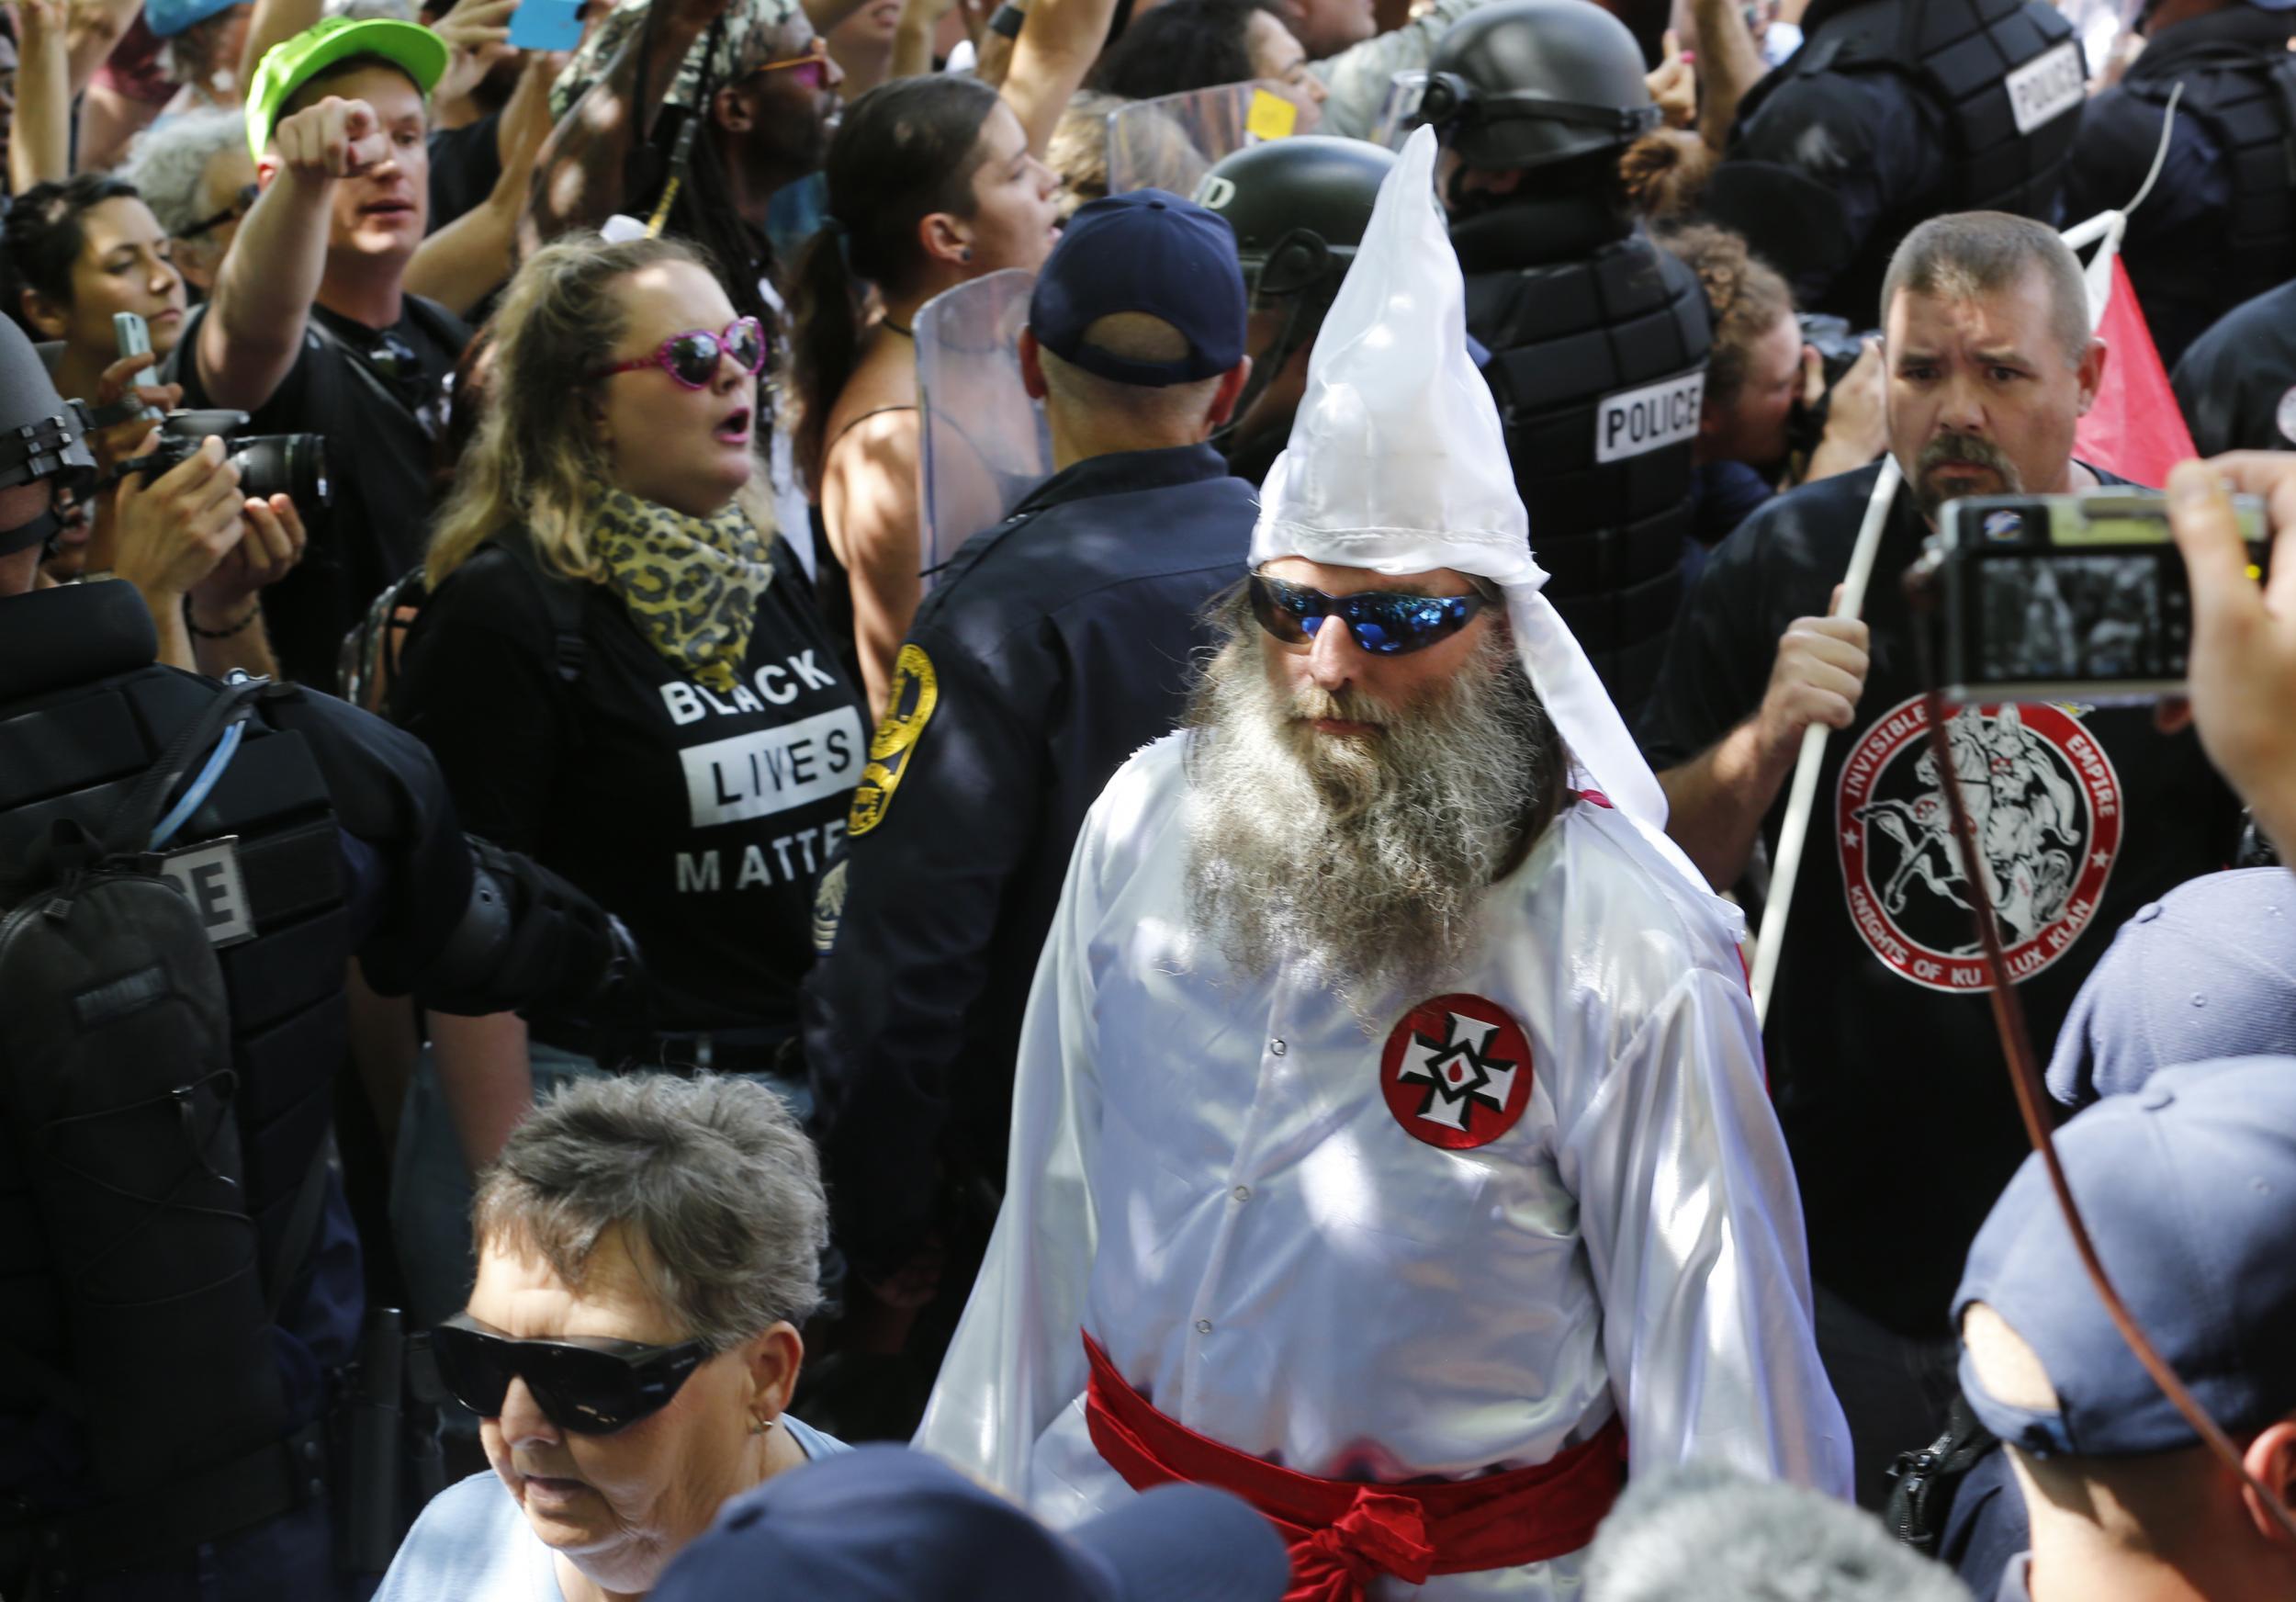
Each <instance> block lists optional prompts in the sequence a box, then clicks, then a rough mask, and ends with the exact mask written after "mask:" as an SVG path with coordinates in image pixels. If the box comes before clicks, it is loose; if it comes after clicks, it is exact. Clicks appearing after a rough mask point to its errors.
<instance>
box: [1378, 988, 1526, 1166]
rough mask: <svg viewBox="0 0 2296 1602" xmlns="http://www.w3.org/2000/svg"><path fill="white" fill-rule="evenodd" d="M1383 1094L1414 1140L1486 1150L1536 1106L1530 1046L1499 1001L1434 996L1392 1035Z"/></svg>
mask: <svg viewBox="0 0 2296 1602" xmlns="http://www.w3.org/2000/svg"><path fill="white" fill-rule="evenodd" d="M1379 1089H1380V1092H1381V1093H1382V1094H1383V1095H1385V1096H1386V1098H1387V1108H1388V1111H1390V1112H1392V1113H1393V1114H1394V1115H1395V1122H1396V1123H1400V1124H1401V1125H1402V1126H1403V1133H1405V1134H1408V1135H1410V1136H1411V1137H1412V1139H1414V1140H1423V1141H1425V1142H1426V1143H1427V1144H1428V1145H1435V1146H1441V1147H1443V1148H1444V1149H1445V1150H1446V1151H1467V1150H1469V1149H1471V1148H1473V1147H1475V1146H1479V1145H1490V1144H1491V1142H1492V1141H1494V1140H1497V1139H1498V1138H1499V1137H1500V1136H1501V1135H1503V1134H1506V1132H1507V1131H1508V1130H1510V1129H1513V1128H1514V1126H1515V1125H1516V1124H1517V1123H1520V1122H1521V1121H1522V1118H1523V1110H1524V1109H1525V1108H1526V1107H1528V1106H1529V1105H1530V1104H1531V1043H1530V1042H1529V1040H1527V1039H1526V1038H1525V1036H1524V1033H1523V1026H1522V1025H1521V1024H1519V1023H1517V1022H1515V1021H1514V1016H1513V1015H1512V1014H1510V1013H1509V1012H1508V1011H1507V1010H1506V1009H1505V1008H1503V1007H1502V1006H1500V1005H1499V1004H1498V1003H1497V1002H1496V1001H1487V1000H1485V999H1484V998H1482V997H1480V996H1469V995H1464V994H1459V995H1451V996H1437V997H1435V998H1433V999H1432V1000H1427V1001H1422V1002H1421V1003H1420V1004H1419V1005H1418V1006H1416V1007H1414V1008H1412V1010H1410V1011H1409V1012H1407V1013H1405V1014H1404V1015H1403V1020H1402V1021H1401V1022H1400V1023H1398V1024H1397V1025H1396V1026H1395V1028H1394V1029H1393V1031H1391V1032H1390V1033H1389V1035H1388V1037H1387V1047H1386V1049H1385V1050H1384V1051H1382V1052H1380V1054H1379Z"/></svg>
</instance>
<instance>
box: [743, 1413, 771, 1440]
mask: <svg viewBox="0 0 2296 1602" xmlns="http://www.w3.org/2000/svg"><path fill="white" fill-rule="evenodd" d="M772 1427H773V1421H772V1420H771V1419H770V1418H760V1417H759V1416H757V1415H756V1414H754V1413H753V1414H751V1415H750V1416H749V1433H750V1434H751V1435H763V1434H764V1433H765V1432H766V1431H767V1430H769V1429H771V1428H772Z"/></svg>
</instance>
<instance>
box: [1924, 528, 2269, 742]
mask: <svg viewBox="0 0 2296 1602" xmlns="http://www.w3.org/2000/svg"><path fill="white" fill-rule="evenodd" d="M2233 504H2234V510H2235V512H2236V513H2237V515H2238V516H2239V519H2240V531H2241V537H2242V538H2243V539H2245V541H2246V542H2247V545H2248V552H2249V561H2250V563H2251V564H2252V566H2253V568H2254V570H2255V571H2256V572H2257V574H2258V575H2259V576H2261V574H2262V573H2263V571H2264V567H2265V563H2266V560H2267V558H2268V554H2269V547H2268V545H2267V543H2266V534H2265V519H2264V503H2263V502H2261V501H2259V500H2257V498H2256V497H2255V496H2253V495H2239V496H2235V497H2234V501H2233ZM1929 548H1930V554H1931V555H1932V556H1933V557H1934V558H1937V564H1936V565H1937V574H1938V578H1937V581H1938V583H1939V585H1940V586H1941V593H1940V602H1941V604H1940V612H1941V630H1940V636H1941V648H1942V656H1941V660H1940V663H1939V672H1940V677H1941V680H1942V683H1943V693H1944V695H1945V698H1946V699H1947V700H1949V701H1959V702H1964V703H1967V702H1992V701H2084V702H2090V703H2095V704H2098V705H2119V704H2125V703H2130V702H2142V701H2154V700H2157V699H2159V698H2160V697H2161V696H2163V695H2173V694H2178V693H2180V692H2181V691H2182V690H2183V688H2184V681H2185V662H2186V656H2187V653H2188V652H2189V649H2190V648H2191V644H2192V593H2191V590H2190V587H2189V585H2188V583H2187V582H2186V579H2185V568H2184V558H2183V557H2182V556H2181V555H2180V554H2179V553H2178V550H2177V547H2176V546H2175V544H2174V543H2173V542H2172V540H2171V539H2170V536H2169V532H2168V502H2167V497H2166V496H2163V495H2160V494H2158V493H2155V492H2154V491H2127V490H2107V491H2091V492H2089V493H2087V494H2076V495H1975V496H1971V497H1969V498H1968V499H1966V500H1961V501H1949V502H1946V503H1945V505H1944V507H1943V508H1942V509H1941V511H1940V512H1939V513H1938V521H1937V533H1936V534H1934V535H1932V536H1930V547H1929Z"/></svg>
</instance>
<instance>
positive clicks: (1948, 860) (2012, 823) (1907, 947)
mask: <svg viewBox="0 0 2296 1602" xmlns="http://www.w3.org/2000/svg"><path fill="white" fill-rule="evenodd" d="M2080 716H2081V715H2080V712H2079V710H2078V709H2076V708H2071V707H2065V706H2059V705H2052V704H2047V703H2043V702H2027V703H2024V704H2022V705H2009V704H1998V705H1983V706H1964V707H1962V708H1961V709H1959V710H1958V711H1956V712H1954V713H1953V716H1951V717H1950V718H1949V719H1948V720H1947V723H1946V738H1947V742H1948V744H1949V745H1950V747H1951V748H1952V752H1953V775H1952V776H1953V780H1954V781H1955V782H1956V783H1957V784H1959V785H1960V786H1961V794H1962V799H1963V801H1964V804H1965V805H1966V806H1967V807H1968V808H1969V820H1970V824H1971V826H1972V827H1973V829H1975V834H1976V839H1977V855H1978V858H1979V863H1978V867H1979V870H1980V871H1981V872H1983V873H1984V874H1985V886H1986V892H1987V894H1988V895H1989V896H1990V897H1992V900H1993V910H1994V916H1995V918H1996V919H1998V922H1999V927H2000V934H2001V943H2002V946H2003V948H2004V949H2005V951H2006V953H2007V954H2008V958H2009V975H2010V976H2011V978H2012V979H2013V980H2015V981H2017V982H2019V983H2022V982H2023V981H2024V980H2026V979H2030V978H2032V976H2034V975H2035V974H2038V973H2039V972H2041V971H2042V969H2043V968H2045V967H2047V966H2048V965H2050V964H2051V963H2054V962H2055V961H2056V960H2057V959H2058V958H2059V957H2061V956H2063V955H2064V954H2065V953H2066V952H2068V951H2070V950H2071V949H2072V948H2073V943H2074V942H2075V941H2077V940H2078V939H2079V938H2080V935H2081V931H2083V930H2085V929H2087V928H2088V925H2089V923H2090V921H2091V920H2092V919H2094V918H2095V917H2096V915H2097V906H2098V903H2099V901H2100V900H2101V899H2102V898H2103V896H2104V890H2105V881H2106V880H2107V879H2109V878H2110V877H2111V875H2112V864H2113V861H2114V859H2115V858H2117V857H2118V856H2119V855H2120V852H2121V835H2122V824H2123V821H2124V819H2123V817H2122V792H2121V777H2120V774H2119V773H2116V772H2115V771H2114V769H2113V765H2112V759H2111V758H2110V757H2109V756H2107V755H2106V754H2105V749H2104V747H2103V746H2101V745H2099V743H2098V742H2097V740H2096V739H2095V737H2093V736H2092V735H2090V734H2089V732H2088V730H2087V729H2086V728H2082V727H2081V722H2080ZM1834 831H1835V844H1836V846H1837V847H1838V849H1839V850H1840V853H1841V884H1842V893H1843V895H1844V896H1845V897H1847V898H1848V902H1849V911H1850V921H1851V924H1853V925H1854V926H1855V927H1856V929H1857V931H1858V934H1859V935H1860V937H1861V938H1863V940H1864V942H1865V943H1866V945H1867V946H1868V947H1869V948H1871V949H1872V951H1873V953H1874V955H1875V956H1877V957H1879V958H1880V959H1881V960H1882V962H1883V964H1884V965H1886V966H1887V967H1889V968H1890V969H1891V970H1892V971H1893V972H1895V973H1896V974H1899V975H1901V976H1904V977H1905V978H1908V979H1910V980H1912V981H1913V982H1914V983H1915V984H1917V985H1920V986H1923V987H1927V988H1929V989H1932V990H1945V991H1970V992H1976V991H1984V990H1986V989H1989V988H1991V981H1990V979H1989V977H1988V976H1987V975H1986V965H1985V953H1984V949H1983V947H1982V946H1981V945H1980V944H1979V942H1978V940H1977V931H1976V930H1975V926H1974V925H1973V924H1972V923H1971V921H1970V917H1969V900H1968V897H1967V896H1966V894H1965V887H1966V886H1967V884H1968V872H1969V870H1968V866H1967V864H1966V863H1964V862H1963V861H1962V853H1961V850H1960V844H1959V842H1958V841H1957V840H1954V838H1953V817H1952V812H1951V809H1950V804H1949V803H1948V801H1947V799H1946V795H1945V787H1944V784H1943V776H1942V775H1941V774H1940V773H1938V771H1937V758H1936V757H1935V755H1934V754H1933V753H1932V752H1931V751H1930V741H1929V718H1928V716H1927V715H1926V714H1925V712H1924V710H1923V708H1922V704H1921V697H1920V696H1919V695H1915V696H1910V697H1908V699H1906V700H1904V701H1901V702H1899V703H1898V704H1897V705H1895V706H1893V707H1891V708H1890V709H1889V710H1888V711H1887V712H1885V713H1884V714H1882V716H1880V717H1878V718H1876V719H1875V720H1874V723H1873V724H1872V726H1871V727H1870V728H1867V730H1866V732H1865V734H1864V736H1863V738H1862V739H1860V740H1859V741H1858V743H1857V744H1856V745H1855V746H1854V747H1853V748H1851V752H1850V755H1849V757H1848V759H1847V760H1846V761H1845V762H1843V763H1842V764H1841V779H1840V784H1839V786H1838V788H1837V791H1836V795H1835V798H1834Z"/></svg>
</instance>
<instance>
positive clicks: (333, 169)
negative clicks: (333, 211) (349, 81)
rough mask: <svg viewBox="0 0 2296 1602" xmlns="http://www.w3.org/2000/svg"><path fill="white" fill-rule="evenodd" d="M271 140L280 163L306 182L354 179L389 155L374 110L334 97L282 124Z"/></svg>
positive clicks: (359, 102)
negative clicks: (305, 179) (276, 142)
mask: <svg viewBox="0 0 2296 1602" xmlns="http://www.w3.org/2000/svg"><path fill="white" fill-rule="evenodd" d="M273 137H274V138H275V139H276V140H277V141H278V144H279V161H280V163H281V164H282V165H284V166H285V167H286V168H287V171H288V172H290V173H293V174H295V175H298V176H300V177H306V178H355V177H357V176H359V175H361V174H363V173H366V172H367V171H369V170H370V169H372V168H375V167H378V166H380V165H382V164H383V162H384V160H385V159H386V158H387V157H388V155H389V153H390V141H389V139H388V136H387V135H386V134H385V133H384V132H383V125H382V123H381V122H380V121H379V120H378V119H377V117H376V115H375V108H374V107H372V106H369V105H368V104H367V103H366V101H364V100H343V99H339V98H337V97H336V96H332V95H330V96H327V97H326V98H325V99H323V100H321V101H320V102H319V104H317V105H316V106H307V107H304V108H303V109H302V110H300V111H298V112H297V113H296V114H295V115H294V116H292V117H290V118H287V120H286V121H284V122H282V123H280V124H279V126H278V128H277V130H276V131H275V133H274V135H273Z"/></svg>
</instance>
